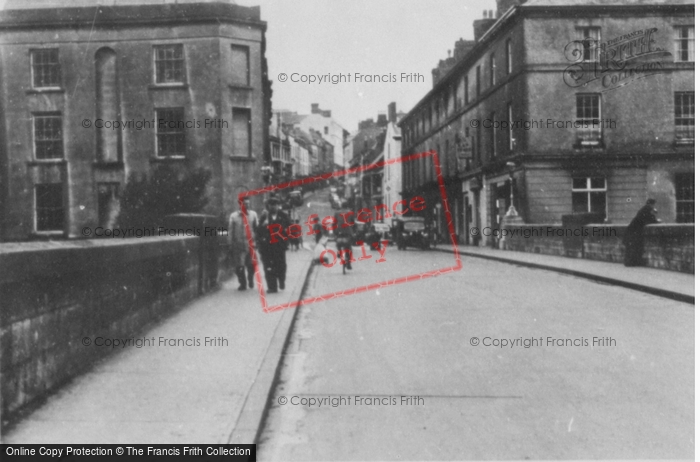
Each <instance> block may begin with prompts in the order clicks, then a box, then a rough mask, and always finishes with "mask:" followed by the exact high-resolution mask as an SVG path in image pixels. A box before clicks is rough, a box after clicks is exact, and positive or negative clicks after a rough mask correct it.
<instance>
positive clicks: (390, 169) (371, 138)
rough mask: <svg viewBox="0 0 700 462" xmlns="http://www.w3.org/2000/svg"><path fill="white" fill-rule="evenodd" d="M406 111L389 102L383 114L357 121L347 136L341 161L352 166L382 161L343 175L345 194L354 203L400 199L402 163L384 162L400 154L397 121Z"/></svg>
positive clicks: (377, 202)
mask: <svg viewBox="0 0 700 462" xmlns="http://www.w3.org/2000/svg"><path fill="white" fill-rule="evenodd" d="M404 115H405V114H403V113H401V112H398V113H397V110H396V103H393V102H392V103H391V104H389V106H388V108H387V112H386V113H380V114H379V115H378V116H377V120H376V121H375V120H373V119H366V120H363V121H361V122H359V124H358V127H357V130H356V131H355V132H354V133H352V134H351V135H350V136H348V139H347V142H346V143H345V147H344V154H343V158H344V162H345V165H346V166H347V167H349V168H351V169H357V167H360V166H369V165H372V164H379V163H384V165H383V166H382V167H379V168H371V169H368V170H360V171H357V172H355V173H353V174H350V175H348V176H347V178H345V189H346V190H345V195H346V197H348V198H352V199H353V200H354V201H355V204H356V206H357V205H358V204H359V203H362V205H363V206H368V207H372V206H374V205H377V204H393V203H394V202H395V201H397V200H400V199H401V194H402V187H403V185H402V178H401V174H402V166H401V163H388V162H386V161H389V160H392V159H398V158H400V157H401V129H400V128H399V126H398V123H399V121H400V120H401V118H402V117H403V116H404Z"/></svg>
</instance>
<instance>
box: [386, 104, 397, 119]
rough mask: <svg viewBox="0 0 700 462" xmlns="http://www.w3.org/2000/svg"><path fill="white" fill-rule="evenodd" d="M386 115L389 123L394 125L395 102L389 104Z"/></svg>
mask: <svg viewBox="0 0 700 462" xmlns="http://www.w3.org/2000/svg"><path fill="white" fill-rule="evenodd" d="M387 114H388V115H389V122H392V123H396V102H391V103H389V107H388V108H387Z"/></svg>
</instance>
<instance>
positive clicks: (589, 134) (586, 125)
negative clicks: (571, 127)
mask: <svg viewBox="0 0 700 462" xmlns="http://www.w3.org/2000/svg"><path fill="white" fill-rule="evenodd" d="M600 112H601V111H600V95H585V94H583V95H576V142H577V143H580V144H582V145H597V144H600V141H601V139H602V130H601V126H600Z"/></svg>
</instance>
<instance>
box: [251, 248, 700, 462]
mask: <svg viewBox="0 0 700 462" xmlns="http://www.w3.org/2000/svg"><path fill="white" fill-rule="evenodd" d="M356 250H357V251H359V249H356ZM373 255H375V256H376V255H377V253H376V252H374V253H373ZM386 259H387V261H386V262H384V263H375V261H376V258H375V259H372V260H367V261H363V262H358V263H356V264H355V265H354V270H353V271H352V272H351V273H350V274H348V275H345V276H344V275H343V274H342V271H341V268H340V267H339V266H338V267H334V268H331V269H328V268H324V267H317V268H316V270H315V273H314V275H313V276H312V281H311V283H310V293H309V294H307V295H321V294H324V293H328V292H334V291H337V290H340V289H344V288H349V287H357V286H360V285H365V284H369V283H374V282H380V281H383V280H387V279H391V278H394V277H397V276H399V275H410V274H412V273H413V274H415V273H417V272H420V271H425V270H427V269H430V268H432V269H437V268H441V267H447V266H451V265H453V264H454V257H453V256H452V255H450V254H447V253H439V252H430V251H427V252H424V251H420V250H408V251H398V250H397V249H396V248H395V247H392V248H390V249H389V251H388V252H387V254H386ZM463 263H464V268H463V269H462V270H461V271H458V272H453V273H449V274H447V275H443V276H440V277H436V278H430V279H425V280H420V281H416V282H409V283H405V284H402V285H396V286H392V287H387V288H383V289H381V290H376V291H371V292H365V293H361V294H357V295H351V296H346V297H343V298H339V299H334V300H331V301H328V302H321V303H315V304H312V305H308V306H306V307H303V308H302V309H301V313H300V316H299V319H298V320H297V323H296V327H295V331H294V334H293V336H292V340H291V344H290V346H289V349H288V355H287V356H286V358H285V363H284V370H283V373H282V382H281V384H280V386H279V387H278V389H277V391H276V392H275V393H274V396H273V401H274V403H273V405H272V410H271V412H270V415H269V417H268V420H267V423H266V427H265V430H264V433H263V437H262V439H261V442H260V443H261V444H260V446H259V453H258V454H259V457H260V460H341V459H342V460H402V459H405V460H462V459H597V458H605V459H628V458H631V459H638V458H645V459H646V458H692V457H693V451H694V441H693V435H694V420H693V419H694V412H693V409H694V389H693V383H694V379H693V376H694V365H693V357H694V354H693V348H694V344H693V342H694V333H693V326H694V314H693V307H692V306H691V305H688V304H684V303H678V302H674V301H670V300H667V299H663V298H658V297H655V296H651V295H645V294H642V293H639V292H634V291H630V290H626V289H622V288H619V287H614V286H607V285H602V284H597V283H593V282H591V281H588V280H584V279H578V278H575V277H570V276H565V275H561V274H558V273H553V272H548V271H541V270H534V269H527V268H522V267H518V266H514V265H508V264H502V263H497V262H492V261H485V260H481V259H473V258H468V257H464V259H463ZM620 271H624V267H622V266H620ZM472 337H476V339H477V340H478V342H479V345H478V346H472V345H471V344H470V341H472V342H473V341H474V340H473V339H472ZM489 337H490V338H493V339H509V340H512V341H516V342H517V340H518V339H522V340H521V341H520V343H515V344H514V346H513V347H512V348H511V346H510V344H509V345H508V346H505V347H503V348H499V347H498V346H484V343H488V344H491V343H497V340H491V339H489ZM547 337H551V338H552V342H553V344H550V345H549V346H547ZM594 337H595V338H597V339H599V341H598V343H600V345H597V346H593V344H592V342H593V338H594ZM531 338H534V339H535V340H536V341H538V340H539V339H540V338H542V339H543V344H542V345H535V346H531V347H530V348H525V347H524V343H523V341H524V340H526V339H531ZM557 339H561V340H557ZM566 339H569V342H570V343H572V346H556V343H557V342H563V341H565V340H566ZM574 342H575V343H574ZM586 342H587V343H588V345H587V346H574V345H581V344H583V345H585V343H586ZM604 345H608V346H604ZM402 395H403V396H413V397H420V398H422V400H418V399H412V400H409V401H406V402H405V404H404V405H403V406H402V405H401V402H400V397H401V396H402ZM341 396H342V397H349V398H348V399H347V400H346V401H342V402H340V401H338V400H337V399H336V406H337V407H333V406H332V405H331V404H330V403H331V401H330V399H331V398H334V397H335V398H337V397H341ZM356 396H359V397H360V401H359V402H358V401H356V400H355V397H356ZM280 397H284V398H286V399H287V401H286V404H284V405H281V404H280V401H279V399H280ZM392 397H393V398H395V399H396V401H395V403H392V401H391V400H387V399H384V401H383V403H384V404H382V401H381V400H382V398H392ZM308 398H316V399H323V398H327V400H326V401H325V402H324V403H321V404H322V405H321V406H320V407H319V405H318V402H316V403H315V406H313V407H308V406H307V407H305V406H303V405H300V403H301V402H302V401H301V400H302V399H308ZM367 398H369V399H370V400H372V399H374V398H377V399H378V401H376V402H379V404H375V405H366V404H363V403H364V402H365V401H364V400H365V399H367ZM351 399H352V401H350V400H351ZM282 401H284V400H282ZM293 403H297V404H296V405H294V404H293Z"/></svg>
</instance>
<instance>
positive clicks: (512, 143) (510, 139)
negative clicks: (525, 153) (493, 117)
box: [508, 103, 515, 151]
mask: <svg viewBox="0 0 700 462" xmlns="http://www.w3.org/2000/svg"><path fill="white" fill-rule="evenodd" d="M514 147H515V138H513V105H512V104H510V103H508V149H510V150H511V151H512V150H513V148H514Z"/></svg>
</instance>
